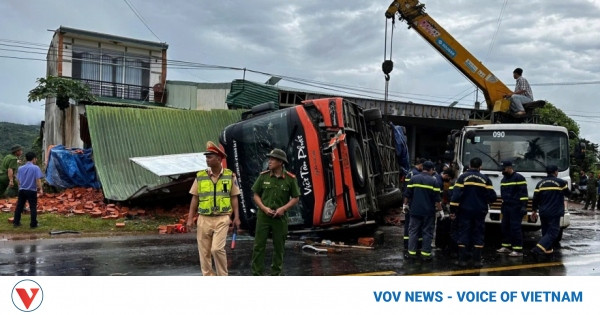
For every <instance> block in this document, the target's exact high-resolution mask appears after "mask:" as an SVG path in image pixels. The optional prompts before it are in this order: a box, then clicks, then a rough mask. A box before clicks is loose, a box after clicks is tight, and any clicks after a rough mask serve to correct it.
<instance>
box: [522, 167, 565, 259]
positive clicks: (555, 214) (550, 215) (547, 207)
mask: <svg viewBox="0 0 600 315" xmlns="http://www.w3.org/2000/svg"><path fill="white" fill-rule="evenodd" d="M546 172H547V173H548V176H547V177H545V178H543V179H542V180H540V182H539V183H538V184H537V185H536V186H535V192H534V193H533V211H532V213H531V219H532V220H534V221H535V220H537V217H538V214H537V211H538V209H539V212H540V214H539V217H540V220H542V222H541V225H542V238H541V239H540V240H539V242H538V243H537V245H536V246H535V247H534V248H533V249H532V250H531V253H532V254H533V255H534V257H547V256H548V255H550V254H552V253H553V252H554V250H553V248H552V246H553V244H554V243H555V241H556V240H557V238H558V236H559V233H560V218H561V217H562V216H564V215H565V197H568V196H569V194H570V193H571V191H570V190H569V186H568V184H567V182H566V181H564V180H563V179H562V178H558V177H557V176H558V167H557V166H556V165H548V166H547V167H546Z"/></svg>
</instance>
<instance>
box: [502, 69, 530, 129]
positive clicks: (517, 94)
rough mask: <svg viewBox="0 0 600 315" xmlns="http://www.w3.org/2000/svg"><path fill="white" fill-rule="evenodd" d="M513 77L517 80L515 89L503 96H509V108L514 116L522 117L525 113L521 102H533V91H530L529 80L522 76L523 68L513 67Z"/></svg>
mask: <svg viewBox="0 0 600 315" xmlns="http://www.w3.org/2000/svg"><path fill="white" fill-rule="evenodd" d="M513 78H515V80H517V85H516V86H515V91H514V92H512V93H511V94H507V95H505V97H506V98H510V109H511V111H512V112H513V113H514V116H516V117H523V116H525V115H526V113H525V107H523V104H525V103H529V102H533V92H532V91H531V86H529V82H527V79H525V78H524V77H523V69H521V68H517V69H515V70H514V71H513Z"/></svg>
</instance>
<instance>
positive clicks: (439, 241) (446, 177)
mask: <svg viewBox="0 0 600 315" xmlns="http://www.w3.org/2000/svg"><path fill="white" fill-rule="evenodd" d="M442 181H443V185H442V211H444V213H445V215H444V216H442V217H441V218H439V219H438V220H437V222H436V231H435V246H436V247H437V248H439V249H441V250H443V252H444V254H445V255H447V256H450V257H454V258H456V254H457V252H458V245H457V243H456V241H457V240H458V226H457V222H456V220H451V219H450V218H449V217H450V199H451V198H452V191H453V190H454V182H455V181H456V172H455V171H454V169H451V168H448V169H446V170H444V171H443V172H442Z"/></svg>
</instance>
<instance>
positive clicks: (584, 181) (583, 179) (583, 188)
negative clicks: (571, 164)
mask: <svg viewBox="0 0 600 315" xmlns="http://www.w3.org/2000/svg"><path fill="white" fill-rule="evenodd" d="M588 181H589V180H588V177H587V175H585V172H584V171H583V170H581V172H580V173H579V192H580V198H581V201H583V200H585V198H586V196H587V185H588ZM582 210H585V209H582Z"/></svg>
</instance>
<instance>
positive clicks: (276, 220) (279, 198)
mask: <svg viewBox="0 0 600 315" xmlns="http://www.w3.org/2000/svg"><path fill="white" fill-rule="evenodd" d="M267 156H268V157H269V169H268V170H267V171H264V172H262V173H261V174H260V175H259V176H258V178H257V179H256V182H255V183H254V185H253V186H252V191H253V192H254V203H256V205H257V206H258V208H259V210H260V211H258V214H257V220H256V235H255V236H254V250H253V252H252V274H253V275H255V276H261V275H262V274H263V270H264V264H265V248H266V247H267V238H268V236H269V232H271V233H273V258H272V263H271V275H272V276H279V275H281V270H282V268H283V252H284V246H285V238H286V237H287V232H288V215H287V211H288V210H289V209H291V208H292V207H293V206H294V205H296V204H297V203H298V200H299V199H300V187H299V186H298V181H297V180H296V176H294V174H292V173H290V172H288V171H286V170H285V169H284V168H283V164H284V163H287V162H288V161H287V156H286V154H285V152H284V151H283V150H281V149H273V150H272V151H271V152H270V153H269V154H267Z"/></svg>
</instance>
